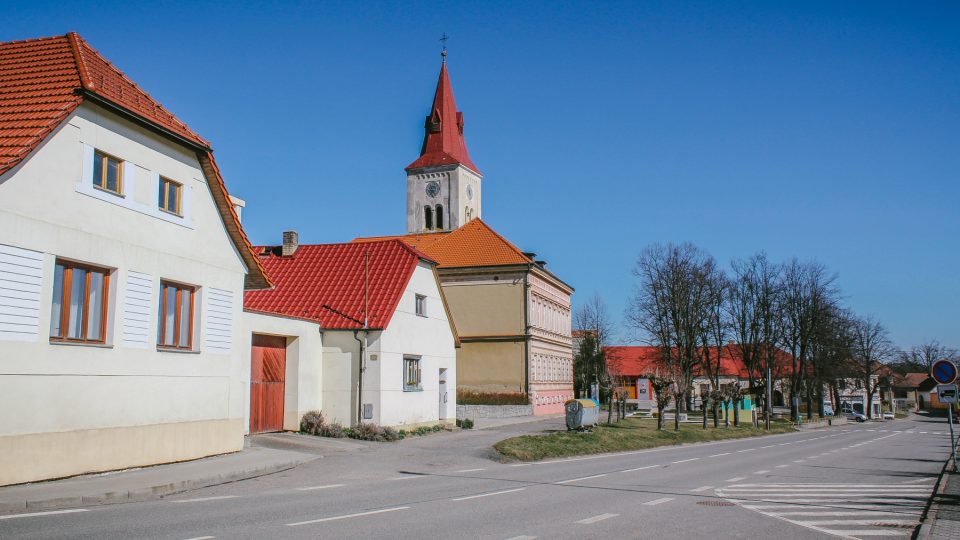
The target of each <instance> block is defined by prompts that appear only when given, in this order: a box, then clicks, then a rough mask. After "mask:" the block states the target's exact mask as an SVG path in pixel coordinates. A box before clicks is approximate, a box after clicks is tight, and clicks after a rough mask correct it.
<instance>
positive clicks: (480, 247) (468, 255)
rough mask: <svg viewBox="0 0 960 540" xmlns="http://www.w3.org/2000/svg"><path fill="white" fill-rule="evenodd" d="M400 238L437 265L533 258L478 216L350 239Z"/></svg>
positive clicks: (490, 263)
mask: <svg viewBox="0 0 960 540" xmlns="http://www.w3.org/2000/svg"><path fill="white" fill-rule="evenodd" d="M394 239H395V240H400V241H402V242H403V243H405V244H408V245H410V246H413V247H415V248H416V249H418V250H420V251H422V252H423V253H425V254H426V255H427V256H428V257H430V258H431V259H433V260H435V261H437V266H438V267H439V268H467V267H477V266H504V265H511V264H530V263H532V262H533V261H532V260H531V259H530V257H527V256H526V255H524V254H523V252H522V251H520V249H519V248H517V246H515V245H513V244H511V243H510V241H509V240H507V239H506V238H504V237H502V236H500V235H499V234H497V232H496V231H494V230H493V229H491V228H490V226H489V225H487V224H486V223H485V222H484V221H483V220H481V219H472V220H470V221H468V222H467V223H466V224H465V225H463V226H462V227H460V228H458V229H455V230H453V231H450V232H443V233H423V234H407V235H400V236H380V237H375V238H355V239H354V240H353V242H354V243H364V242H379V241H382V240H394Z"/></svg>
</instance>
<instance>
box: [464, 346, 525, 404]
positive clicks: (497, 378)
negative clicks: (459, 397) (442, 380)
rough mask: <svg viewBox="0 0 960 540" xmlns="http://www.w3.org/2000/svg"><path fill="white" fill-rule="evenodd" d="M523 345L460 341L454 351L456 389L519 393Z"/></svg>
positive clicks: (523, 378) (520, 388)
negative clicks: (455, 353)
mask: <svg viewBox="0 0 960 540" xmlns="http://www.w3.org/2000/svg"><path fill="white" fill-rule="evenodd" d="M525 387H526V377H525V374H524V344H523V342H522V341H518V342H475V343H469V342H466V343H462V344H461V345H460V349H459V350H458V351H457V388H458V389H460V390H472V391H476V392H523V391H525V389H526V388H525Z"/></svg>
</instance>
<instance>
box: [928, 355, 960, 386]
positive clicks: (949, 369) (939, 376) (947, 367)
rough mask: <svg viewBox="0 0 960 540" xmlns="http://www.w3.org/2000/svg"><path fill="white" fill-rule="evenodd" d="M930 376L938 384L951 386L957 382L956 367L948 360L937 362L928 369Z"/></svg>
mask: <svg viewBox="0 0 960 540" xmlns="http://www.w3.org/2000/svg"><path fill="white" fill-rule="evenodd" d="M930 375H931V376H932V377H933V380H935V381H937V382H938V383H940V384H951V383H952V382H953V381H955V380H957V366H956V365H955V364H954V363H953V362H951V361H949V360H937V361H936V362H934V363H933V366H932V367H931V368H930Z"/></svg>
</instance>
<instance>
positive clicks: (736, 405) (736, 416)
mask: <svg viewBox="0 0 960 540" xmlns="http://www.w3.org/2000/svg"><path fill="white" fill-rule="evenodd" d="M733 427H740V400H739V399H738V400H735V401H734V402H733Z"/></svg>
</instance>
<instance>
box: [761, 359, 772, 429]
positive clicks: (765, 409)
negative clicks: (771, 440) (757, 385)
mask: <svg viewBox="0 0 960 540" xmlns="http://www.w3.org/2000/svg"><path fill="white" fill-rule="evenodd" d="M763 405H764V407H763V415H764V420H765V422H764V423H765V424H766V428H767V431H770V406H771V405H773V401H772V400H771V392H770V368H767V395H766V399H764V400H763Z"/></svg>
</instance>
